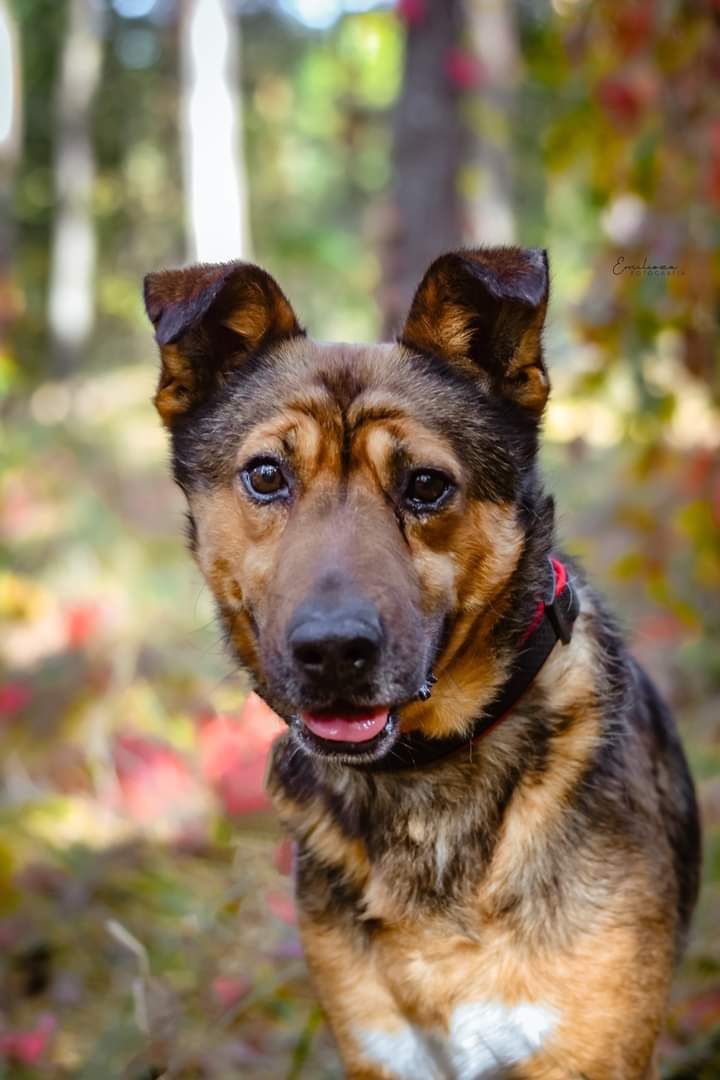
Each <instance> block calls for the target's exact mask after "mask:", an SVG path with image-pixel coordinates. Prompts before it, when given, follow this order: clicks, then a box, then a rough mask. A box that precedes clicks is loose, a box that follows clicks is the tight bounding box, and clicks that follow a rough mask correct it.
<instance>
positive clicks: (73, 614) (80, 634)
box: [65, 601, 101, 649]
mask: <svg viewBox="0 0 720 1080" xmlns="http://www.w3.org/2000/svg"><path fill="white" fill-rule="evenodd" d="M100 616H101V612H100V607H99V605H98V604H94V603H92V602H90V601H88V602H86V603H77V604H71V605H70V606H69V607H67V608H66V609H65V634H66V636H67V643H68V645H69V646H70V648H71V649H80V648H82V646H83V645H85V644H86V642H87V641H88V640H89V638H91V637H92V635H93V634H94V633H95V631H96V630H97V628H98V625H99V623H100Z"/></svg>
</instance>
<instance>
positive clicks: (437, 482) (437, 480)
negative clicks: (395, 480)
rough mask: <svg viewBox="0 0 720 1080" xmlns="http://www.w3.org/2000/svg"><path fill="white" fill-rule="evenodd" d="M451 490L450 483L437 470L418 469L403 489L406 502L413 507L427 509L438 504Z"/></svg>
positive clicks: (448, 478) (443, 474)
mask: <svg viewBox="0 0 720 1080" xmlns="http://www.w3.org/2000/svg"><path fill="white" fill-rule="evenodd" d="M451 488H452V481H451V480H450V477H448V476H446V475H445V473H442V472H439V471H438V470H437V469H418V470H417V472H414V473H412V475H411V476H410V478H409V480H408V485H407V488H406V489H405V498H406V500H407V501H408V502H409V503H410V504H411V505H412V506H415V507H418V508H429V507H432V506H435V505H436V504H437V503H439V502H440V500H441V499H442V497H443V496H444V495H446V494H447V492H448V491H450V489H451Z"/></svg>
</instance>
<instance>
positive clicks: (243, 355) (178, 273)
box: [144, 262, 303, 427]
mask: <svg viewBox="0 0 720 1080" xmlns="http://www.w3.org/2000/svg"><path fill="white" fill-rule="evenodd" d="M144 295H145V309H146V311H147V313H148V317H149V318H150V321H151V323H152V324H153V326H154V327H155V339H156V341H157V343H158V345H159V346H160V356H161V360H162V369H161V372H160V381H159V384H158V389H157V393H156V394H155V405H156V408H157V410H158V412H159V413H160V416H161V417H162V420H163V423H164V424H165V425H166V426H167V427H172V424H173V422H174V420H175V419H176V418H177V417H178V416H180V415H182V414H183V413H185V412H187V411H188V410H189V409H191V408H192V407H193V406H194V405H197V404H199V402H201V401H202V400H203V399H204V398H206V397H207V396H208V394H210V393H211V392H212V390H213V389H214V388H215V387H216V386H217V385H218V384H219V383H221V382H222V380H223V378H225V377H226V376H227V375H228V374H230V372H232V371H234V370H237V369H238V368H239V367H241V366H242V364H243V363H245V361H246V360H247V359H248V358H249V357H250V356H251V355H252V354H253V353H255V352H258V351H259V350H260V349H264V348H266V347H267V346H268V345H270V344H272V343H274V342H278V341H282V340H283V339H286V338H291V337H295V336H297V335H301V334H303V330H302V329H301V327H300V325H299V324H298V321H297V319H296V317H295V312H294V311H293V309H292V307H291V306H290V303H289V302H288V300H287V299H286V297H285V295H284V294H283V292H282V290H281V289H280V286H279V285H278V284H277V282H276V281H275V279H274V278H272V277H271V276H270V274H268V273H266V272H265V271H264V270H261V269H260V267H259V266H253V265H252V263H243V262H231V263H222V264H214V265H207V264H206V265H201V266H189V267H187V268H186V269H184V270H160V271H158V272H157V273H154V274H148V275H147V277H146V278H145V284H144Z"/></svg>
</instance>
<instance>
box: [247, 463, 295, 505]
mask: <svg viewBox="0 0 720 1080" xmlns="http://www.w3.org/2000/svg"><path fill="white" fill-rule="evenodd" d="M241 476H242V480H243V483H244V484H245V487H246V488H247V490H248V492H249V493H250V495H253V496H254V497H255V498H257V499H260V500H261V501H267V500H270V499H273V498H281V497H283V496H285V495H287V493H288V485H287V480H286V479H285V475H284V473H283V471H282V469H281V468H280V466H279V465H278V464H277V462H276V461H270V460H268V459H267V458H263V459H261V460H259V461H251V462H250V464H249V465H247V466H246V467H245V468H244V469H243V470H242V472H241Z"/></svg>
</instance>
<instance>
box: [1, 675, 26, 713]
mask: <svg viewBox="0 0 720 1080" xmlns="http://www.w3.org/2000/svg"><path fill="white" fill-rule="evenodd" d="M31 697H32V695H31V693H30V690H29V688H28V687H27V686H25V684H24V683H18V682H9V683H5V684H4V685H3V686H0V719H1V718H5V717H11V716H14V715H15V713H18V712H20V710H21V709H24V708H25V706H26V705H27V704H28V703H29V701H30V698H31Z"/></svg>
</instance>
